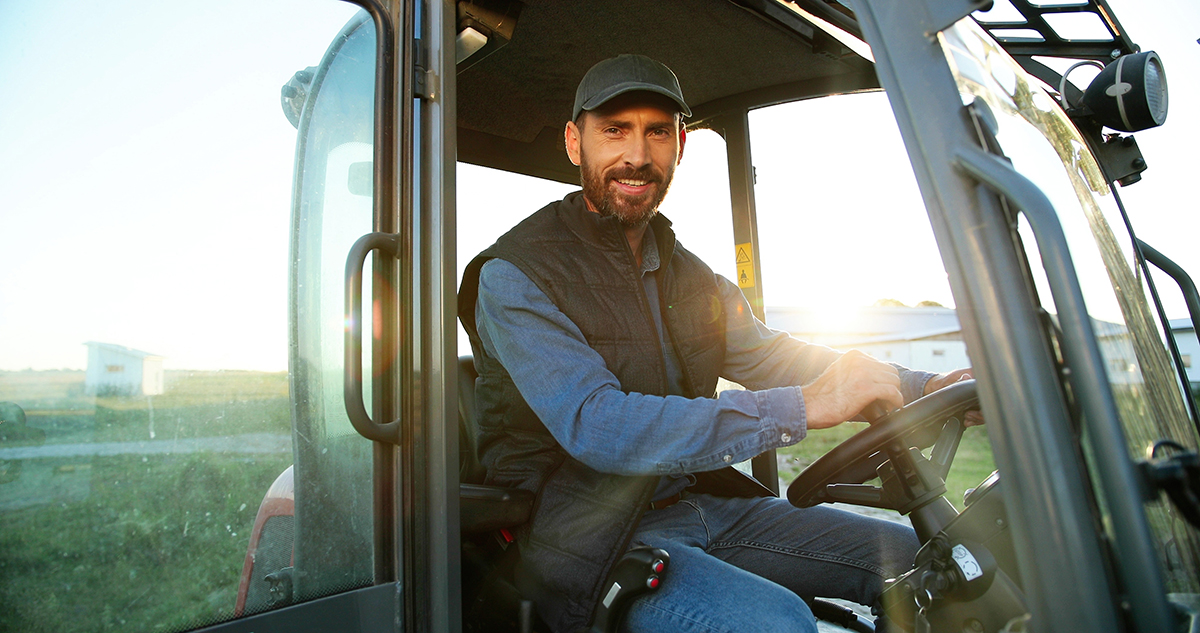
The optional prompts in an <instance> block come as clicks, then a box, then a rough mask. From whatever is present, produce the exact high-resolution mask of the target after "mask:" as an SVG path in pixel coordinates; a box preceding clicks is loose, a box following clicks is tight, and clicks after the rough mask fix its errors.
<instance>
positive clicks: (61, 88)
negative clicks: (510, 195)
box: [0, 0, 374, 631]
mask: <svg viewBox="0 0 1200 633" xmlns="http://www.w3.org/2000/svg"><path fill="white" fill-rule="evenodd" d="M357 12H358V9H357V8H356V7H354V6H351V5H348V4H345V3H341V2H334V1H332V0H320V1H318V0H287V1H286V2H285V1H281V0H267V1H263V2H255V3H251V4H245V3H240V2H215V3H205V4H204V5H202V6H200V5H193V4H183V5H181V4H178V3H158V2H139V1H135V0H129V1H120V2H103V3H74V4H72V5H71V7H70V9H69V10H67V11H64V10H62V8H61V7H60V6H58V5H46V4H44V3H38V2H6V3H3V4H2V5H0V83H3V85H4V90H5V94H6V95H7V97H6V98H5V99H4V100H3V103H2V104H0V137H2V138H4V139H5V142H4V143H2V144H0V189H2V190H3V191H4V192H5V194H4V196H5V202H4V212H3V213H2V214H0V235H3V236H4V238H5V240H4V241H5V246H4V248H3V249H0V295H2V296H3V297H4V300H3V302H0V577H2V578H3V582H0V622H3V625H0V628H5V629H6V630H14V631H18V630H19V631H100V630H123V631H124V630H128V631H178V630H184V629H189V628H194V627H198V626H202V625H205V624H211V623H215V622H219V621H222V620H226V619H229V618H231V617H234V616H235V615H236V614H239V613H250V612H253V611H257V610H262V609H265V608H269V607H270V606H272V605H274V604H280V603H286V602H287V601H288V599H290V598H291V596H292V595H298V596H302V597H304V598H308V597H312V596H315V595H319V594H323V593H328V592H330V591H333V590H335V589H339V588H346V587H349V586H355V585H361V584H364V583H369V582H370V571H371V568H372V566H371V548H370V535H371V532H370V529H371V528H370V506H369V500H370V483H369V482H370V460H369V442H367V441H366V440H363V439H362V438H359V437H357V436H353V437H351V435H350V432H349V431H348V430H347V428H348V427H347V425H346V423H345V422H344V413H343V411H344V407H342V406H341V403H340V392H341V381H340V377H339V378H338V379H337V380H336V381H335V382H334V383H333V385H334V386H336V388H337V391H336V393H337V395H336V396H328V395H326V394H327V393H329V392H328V391H327V390H324V389H322V390H320V391H314V388H316V387H314V385H313V384H312V383H304V380H305V379H306V376H309V375H312V374H313V373H320V374H321V375H325V374H326V373H328V374H330V375H332V374H333V373H340V362H341V361H340V356H341V350H340V345H341V344H340V340H341V332H342V323H341V320H342V319H341V289H340V285H341V282H340V278H341V275H342V270H344V266H345V256H346V249H348V246H349V245H348V244H347V243H346V240H347V239H349V240H351V241H352V239H353V238H351V237H349V236H351V235H353V236H354V237H357V236H358V235H361V234H363V233H366V232H369V231H370V230H371V223H370V222H371V217H370V216H371V214H370V206H371V205H370V201H371V189H370V181H369V178H368V179H367V181H366V187H365V189H364V188H362V187H361V186H360V185H361V179H359V178H357V177H356V176H355V174H357V173H358V172H357V171H356V167H355V166H356V165H360V164H362V163H363V162H364V161H366V162H367V164H368V165H369V161H370V157H371V144H370V141H371V116H372V113H371V100H370V98H369V95H370V94H371V93H372V76H373V75H372V72H373V60H374V33H373V29H372V28H370V22H369V21H367V22H365V27H364V28H362V29H349V30H347V31H343V26H344V25H348V24H350V25H354V24H359V25H362V24H363V20H362V18H361V17H359V18H356V17H355V15H356V13H357ZM360 15H361V14H360ZM355 20H358V22H355ZM339 33H341V34H340V35H339ZM339 47H342V48H345V50H348V51H349V50H353V55H354V56H355V57H356V58H358V59H359V61H360V62H361V63H362V64H365V70H362V69H359V70H353V71H352V70H347V69H343V70H341V71H339V70H338V69H337V68H335V66H336V64H326V63H323V62H322V60H323V58H325V57H326V52H327V50H328V51H334V50H335V49H338V48H339ZM310 67H311V68H310ZM305 69H309V70H308V71H307V72H306V73H301V74H300V75H296V73H297V71H305ZM339 72H340V73H341V75H338V73H339ZM335 75H337V77H336V79H335ZM289 79H291V80H292V81H291V84H290V87H289V88H285V89H284V98H283V100H282V103H281V96H280V90H281V87H282V86H283V85H284V84H285V83H287V82H289ZM322 82H324V83H325V84H326V85H329V84H332V83H334V82H343V85H348V84H353V83H355V82H358V83H357V84H356V85H355V86H354V87H353V89H351V88H338V89H337V92H340V93H341V94H342V96H341V97H336V98H335V96H334V94H333V91H330V92H329V93H328V95H325V94H323V95H322V96H321V99H326V100H328V101H329V102H330V105H331V107H333V109H334V110H336V112H337V117H338V123H336V124H332V123H331V124H328V125H326V124H322V123H319V122H316V121H315V120H310V118H309V113H310V110H313V109H315V108H319V107H320V106H318V105H317V104H316V101H315V100H307V103H308V105H307V107H306V106H305V104H306V99H305V96H306V95H311V94H312V93H314V92H315V91H317V90H318V89H319V87H320V86H321V85H322ZM363 82H365V83H363ZM356 91H357V92H356ZM360 94H366V95H367V96H368V98H367V99H366V100H365V102H364V101H362V99H361V98H360ZM281 105H282V106H283V107H282V108H281ZM329 120H330V121H332V119H329ZM296 125H299V126H300V128H301V131H303V130H304V129H305V127H306V126H309V127H310V128H312V129H314V130H315V129H316V128H318V127H322V126H324V128H323V129H325V130H326V132H325V136H326V139H325V140H323V141H317V140H314V139H313V137H312V136H311V135H310V137H309V138H308V139H305V140H304V141H303V142H302V143H301V144H300V149H301V154H303V153H304V152H305V151H308V152H309V153H308V154H305V155H304V157H303V160H301V161H300V163H301V164H302V166H303V168H305V169H307V168H315V167H313V166H314V165H316V164H318V163H319V164H320V165H321V166H320V167H319V170H320V173H319V174H318V175H317V176H316V178H315V179H311V178H310V177H309V176H310V174H305V175H304V179H303V182H305V183H309V182H312V183H313V186H317V183H318V182H319V187H320V190H318V191H317V192H316V193H315V194H314V195H310V193H309V192H307V191H301V190H300V189H299V188H298V189H296V193H295V196H296V200H303V201H306V202H307V203H310V204H316V205H318V206H321V205H323V206H324V209H325V210H326V212H327V214H326V215H325V216H324V217H321V216H313V215H303V214H300V215H296V214H294V213H293V205H292V201H293V195H294V193H293V191H294V187H293V169H294V167H295V165H296V164H297V162H298V161H297V128H296V127H295V126H296ZM339 126H340V127H342V128H347V129H349V128H353V129H354V130H355V132H354V134H357V136H355V137H354V138H340V140H339V139H337V138H335V136H336V135H337V134H339V133H340V132H335V131H330V130H332V129H333V128H335V127H339ZM306 143H307V144H306ZM318 146H319V147H321V148H323V149H321V150H320V151H322V152H325V155H324V156H323V157H316V156H315V155H314V154H313V152H315V151H317V150H316V149H314V148H316V147H318ZM367 173H368V174H369V170H368V172H367ZM356 183H357V184H356ZM314 218H315V219H314ZM309 222H321V231H320V232H321V233H323V234H324V235H325V236H326V237H327V238H328V240H327V242H326V246H325V247H322V248H324V250H321V251H320V252H319V253H318V252H315V251H306V250H304V249H306V248H310V246H308V245H304V244H297V243H293V240H292V236H293V235H296V233H295V232H294V231H293V228H294V227H295V226H296V225H298V224H299V225H304V224H305V223H309ZM310 228H311V226H310ZM301 257H302V258H303V259H304V262H305V264H306V265H312V266H318V267H329V269H330V270H333V269H336V270H337V279H338V280H339V281H338V282H337V284H333V280H334V277H332V276H328V277H327V278H325V279H324V280H321V279H320V277H319V275H318V276H315V277H312V278H311V279H310V280H306V278H304V277H303V276H302V275H303V273H302V274H301V276H298V277H292V274H293V271H294V270H296V266H297V261H298V258H301ZM335 285H336V286H337V287H336V288H335V287H334V286H335ZM310 290H313V291H315V292H317V293H320V295H321V296H322V297H324V298H325V299H326V300H327V301H332V297H333V295H334V294H336V295H337V302H336V307H327V306H325V305H323V304H322V305H321V306H320V307H319V309H317V308H318V307H317V305H316V304H315V303H314V304H309V305H311V306H312V307H313V308H314V309H317V311H316V312H310V311H306V310H303V309H302V310H297V309H295V306H296V305H297V304H296V303H295V301H296V300H297V299H298V298H299V297H301V296H304V294H305V293H306V292H309V291H310ZM289 305H290V306H293V308H292V309H289ZM329 305H330V306H332V305H334V304H332V303H330V304H329ZM289 312H291V314H292V317H293V319H294V322H293V323H291V324H289ZM308 322H314V323H317V322H319V325H315V326H314V328H315V330H314V331H319V332H320V334H321V335H322V336H323V337H325V338H323V339H322V341H324V342H325V343H326V344H327V345H332V346H333V347H336V348H337V349H336V350H334V349H327V350H326V351H325V352H323V354H324V356H323V357H322V358H321V359H320V360H321V364H317V365H312V366H310V365H307V364H305V363H307V362H308V360H309V357H306V356H305V354H306V351H307V350H308V349H310V348H308V347H305V346H306V345H309V343H306V342H305V341H304V340H302V339H303V337H302V336H299V335H297V334H296V330H295V329H293V328H292V327H289V325H292V326H295V327H296V328H299V329H303V328H304V327H305V323H308ZM310 340H311V338H310ZM289 350H291V351H292V354H291V355H289ZM331 358H337V359H338V360H336V362H335V363H334V364H330V362H329V361H330V359H331ZM297 363H300V364H302V365H303V370H300V369H298V365H297ZM306 372H307V373H306ZM317 387H319V385H318V386H317ZM299 420H305V424H307V426H296V425H294V422H296V421H299ZM314 433H316V435H314ZM302 434H303V435H304V436H305V437H304V439H303V441H301V436H302ZM294 438H296V441H294ZM306 451H307V452H316V453H324V454H326V455H329V457H327V458H326V459H325V461H315V460H307V461H306V458H305V452H306ZM364 456H367V457H364ZM293 466H294V468H293ZM334 467H340V468H341V470H334ZM318 470H319V471H320V472H318ZM292 475H294V478H293V477H292ZM273 484H274V485H273ZM293 486H294V488H293ZM314 488H315V489H316V490H314ZM293 489H294V490H295V491H296V492H295V493H294V494H293ZM268 490H270V494H268ZM309 492H316V493H317V494H318V495H319V497H320V498H321V499H324V500H326V502H327V503H333V502H335V501H336V502H337V503H340V504H342V505H343V506H349V509H346V508H344V507H342V506H339V507H338V508H336V509H332V510H330V511H326V512H325V516H327V517H335V516H336V521H335V520H333V519H332V518H331V519H330V520H329V521H327V522H326V523H324V524H320V523H308V524H306V523H304V519H305V517H304V516H295V515H299V514H300V511H299V510H296V506H299V505H300V502H301V497H302V495H304V494H308V493H309ZM364 498H365V499H366V503H367V504H368V505H365V506H364V505H363V503H364V502H363V499H364ZM264 499H265V500H264ZM293 503H295V504H296V506H293ZM260 508H261V509H262V510H263V512H260ZM333 510H336V512H335V511H333ZM256 517H257V519H256ZM364 522H365V523H364ZM305 530H307V531H308V532H309V533H313V532H320V531H323V530H338V531H340V535H341V537H342V538H343V541H342V542H343V543H346V542H352V543H354V544H353V545H352V546H342V547H340V548H339V554H338V556H339V558H338V560H337V561H336V566H335V565H334V564H333V562H332V561H328V560H326V561H323V562H322V563H321V564H310V565H309V566H308V567H304V566H305V565H306V564H308V563H306V558H305V557H306V556H307V557H308V560H312V559H313V558H314V555H312V554H308V553H306V552H309V551H312V550H304V549H303V548H294V547H293V538H294V536H295V535H297V534H301V533H303V532H305ZM354 539H358V540H357V541H355V540H354ZM363 539H365V546H364V545H362V544H361V542H362V541H363ZM293 567H294V568H295V569H298V570H300V572H299V573H296V572H295V570H294V569H293ZM243 574H245V576H243ZM268 574H273V575H274V582H273V583H272V582H271V581H268V580H266V577H267V575H268ZM243 581H244V582H243ZM293 583H294V584H295V591H293V590H292V584H293ZM272 584H274V585H275V587H276V593H275V594H271V592H270V588H271V587H270V585H272Z"/></svg>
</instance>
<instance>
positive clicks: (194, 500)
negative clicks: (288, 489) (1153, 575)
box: [0, 372, 993, 633]
mask: <svg viewBox="0 0 1200 633" xmlns="http://www.w3.org/2000/svg"><path fill="white" fill-rule="evenodd" d="M0 401H12V402H17V403H19V404H20V405H21V406H22V408H23V409H24V410H25V412H26V414H27V424H28V426H29V427H31V428H35V429H38V430H40V431H41V435H38V434H28V435H26V436H24V437H25V439H24V440H21V439H18V440H16V441H13V442H8V443H5V444H2V445H0V448H13V447H18V446H19V447H23V448H30V447H32V448H36V449H38V450H40V451H42V453H39V455H41V456H40V457H35V458H28V459H21V460H9V461H10V462H19V464H17V467H16V469H15V470H12V468H11V464H10V470H9V471H8V475H7V477H10V478H11V480H8V479H3V480H0V482H3V485H0V579H2V582H0V631H21V632H23V633H24V632H38V631H46V632H55V633H58V632H64V633H66V632H73V631H179V630H183V629H188V628H194V627H197V626H201V625H204V624H207V623H213V622H216V621H220V620H223V619H226V618H228V617H230V616H231V615H232V611H233V608H234V604H235V600H236V591H237V585H238V578H239V574H240V572H241V568H242V563H243V559H244V556H245V554H246V548H247V544H248V541H249V537H250V531H251V528H252V524H253V520H254V516H255V512H256V511H257V509H258V504H259V502H260V500H261V499H262V496H263V493H264V492H265V491H266V489H267V488H268V487H269V486H270V484H271V482H272V481H273V480H274V479H275V477H276V476H277V475H278V474H279V473H280V472H281V471H282V470H283V469H285V468H286V467H287V466H288V465H290V464H291V463H292V454H291V451H290V450H283V451H275V452H268V453H238V452H221V451H205V450H200V451H191V452H186V453H178V452H165V453H156V452H147V448H146V447H147V446H149V447H161V446H163V445H164V444H165V443H171V442H177V441H179V440H197V441H200V442H201V445H202V443H203V441H204V439H205V438H212V439H214V440H215V439H218V438H228V437H235V438H236V437H239V436H248V434H275V435H278V436H282V437H286V438H288V439H289V441H290V434H291V428H290V409H289V406H290V405H289V399H288V383H287V375H286V374H282V373H278V374H275V373H272V374H267V373H255V372H168V374H167V377H166V393H164V394H162V395H159V396H150V397H124V398H121V397H93V396H87V395H86V394H85V393H84V390H83V373H82V372H0ZM862 426H863V425H860V424H845V425H842V426H840V427H837V428H835V429H830V430H825V431H815V432H813V433H811V434H810V435H809V437H808V438H806V439H805V440H804V441H803V442H801V443H800V444H798V445H796V446H794V447H791V448H789V449H786V450H784V451H781V452H780V463H781V469H780V476H781V479H782V480H783V481H784V484H785V485H786V483H787V482H788V481H790V480H791V479H792V477H794V476H795V474H796V473H798V472H799V471H800V470H801V469H802V468H803V467H804V466H806V465H807V464H809V463H811V462H812V461H813V460H814V459H816V458H817V457H819V456H820V455H822V454H824V453H825V452H827V451H828V450H829V449H830V448H832V447H833V446H835V445H836V444H838V443H839V442H841V441H843V440H844V439H846V438H847V437H849V436H850V435H851V434H852V433H854V432H857V431H858V430H860V429H861V428H862ZM14 437H16V436H14ZM81 446H82V447H89V446H105V447H110V448H111V447H116V449H115V453H114V454H104V455H100V454H89V453H88V452H87V449H86V448H84V449H80V448H79V447H81ZM122 447H127V449H126V448H122ZM59 448H61V449H63V452H62V454H59V453H56V452H54V451H55V449H59ZM3 461H4V460H2V459H0V462H3ZM992 468H993V467H992V462H991V453H990V448H989V446H988V444H987V437H986V433H985V432H984V431H983V430H982V429H968V430H967V432H966V434H965V437H964V439H963V443H962V446H961V448H960V449H959V454H958V458H957V459H956V461H955V465H954V469H953V471H952V473H951V478H950V482H949V488H950V493H949V494H948V497H949V498H950V499H951V500H952V501H953V502H955V503H956V504H957V505H960V506H961V499H962V491H963V490H965V489H966V488H969V487H972V486H975V485H977V484H978V483H979V482H980V481H981V480H982V479H983V478H984V477H985V476H986V475H987V474H988V473H990V472H991V470H992ZM14 473H15V474H14Z"/></svg>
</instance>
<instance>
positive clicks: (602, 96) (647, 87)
mask: <svg viewBox="0 0 1200 633" xmlns="http://www.w3.org/2000/svg"><path fill="white" fill-rule="evenodd" d="M627 92H653V93H657V94H660V95H662V96H664V97H666V98H668V99H670V100H671V101H672V102H674V103H675V105H678V106H679V112H680V113H682V114H683V116H692V110H691V109H690V108H688V106H687V104H686V103H684V102H683V101H682V100H681V99H680V98H679V96H678V95H675V94H673V93H672V92H671V91H670V90H667V89H666V88H663V87H662V86H659V85H655V84H651V83H645V82H641V81H627V82H625V83H620V84H617V85H615V86H610V87H609V88H608V89H606V90H604V91H602V92H600V93H597V94H596V95H593V96H592V98H591V99H588V100H587V101H585V102H584V103H583V105H582V106H581V107H580V109H581V110H586V111H588V112H590V111H592V110H595V109H596V108H599V107H600V106H602V105H604V104H605V103H608V101H610V100H611V99H613V98H614V97H617V96H620V95H623V94H625V93H627ZM575 116H576V117H578V116H579V113H578V112H577V113H575Z"/></svg>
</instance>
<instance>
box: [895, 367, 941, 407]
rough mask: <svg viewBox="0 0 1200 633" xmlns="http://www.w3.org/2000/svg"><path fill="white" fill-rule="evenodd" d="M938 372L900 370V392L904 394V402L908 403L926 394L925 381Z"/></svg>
mask: <svg viewBox="0 0 1200 633" xmlns="http://www.w3.org/2000/svg"><path fill="white" fill-rule="evenodd" d="M936 375H937V374H934V373H932V372H928V371H916V370H913V369H901V370H900V394H901V395H903V396H904V404H908V403H910V402H912V401H913V400H916V399H917V398H920V397H921V396H923V395H925V383H927V382H929V379H930V378H933V377H934V376H936Z"/></svg>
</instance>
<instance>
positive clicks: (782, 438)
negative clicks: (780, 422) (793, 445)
mask: <svg viewBox="0 0 1200 633" xmlns="http://www.w3.org/2000/svg"><path fill="white" fill-rule="evenodd" d="M779 441H780V442H783V443H784V444H787V443H788V442H790V441H792V436H791V435H788V434H787V433H784V434H783V435H780V436H779Z"/></svg>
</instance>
